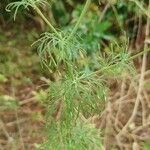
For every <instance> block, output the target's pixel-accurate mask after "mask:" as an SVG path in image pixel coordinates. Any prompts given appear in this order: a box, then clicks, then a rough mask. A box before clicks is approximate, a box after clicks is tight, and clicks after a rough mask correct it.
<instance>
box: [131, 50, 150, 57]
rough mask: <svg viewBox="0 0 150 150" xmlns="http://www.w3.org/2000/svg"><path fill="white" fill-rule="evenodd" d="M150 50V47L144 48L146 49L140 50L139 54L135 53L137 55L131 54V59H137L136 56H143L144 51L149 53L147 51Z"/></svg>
mask: <svg viewBox="0 0 150 150" xmlns="http://www.w3.org/2000/svg"><path fill="white" fill-rule="evenodd" d="M149 51H150V48H149V49H146V50H144V51H142V52H139V53H138V54H135V55H133V56H131V57H130V58H129V60H133V59H135V58H137V57H139V56H141V55H143V54H144V53H147V52H149Z"/></svg>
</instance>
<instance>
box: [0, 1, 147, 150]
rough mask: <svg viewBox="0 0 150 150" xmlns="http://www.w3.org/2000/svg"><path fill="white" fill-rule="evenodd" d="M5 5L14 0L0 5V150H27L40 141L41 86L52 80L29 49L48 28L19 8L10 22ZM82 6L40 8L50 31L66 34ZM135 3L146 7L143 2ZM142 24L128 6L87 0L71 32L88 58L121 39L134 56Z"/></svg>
mask: <svg viewBox="0 0 150 150" xmlns="http://www.w3.org/2000/svg"><path fill="white" fill-rule="evenodd" d="M10 2H14V0H1V1H0V118H1V121H0V126H1V128H2V131H3V132H0V147H1V148H0V149H2V150H4V149H6V150H10V149H23V148H24V149H27V150H31V149H35V148H36V147H38V144H39V143H41V141H43V140H44V136H43V133H41V132H42V129H43V125H44V118H43V116H44V114H45V103H44V101H45V100H46V99H47V97H48V95H47V92H46V89H47V88H48V87H47V83H49V82H50V80H55V78H57V77H55V75H53V74H49V72H48V71H47V70H46V69H45V68H44V67H42V66H41V63H40V59H39V56H38V53H37V49H36V47H35V46H31V45H32V43H33V42H34V41H36V40H37V39H38V38H39V37H40V35H41V33H42V32H44V31H48V30H49V29H48V28H47V26H46V25H45V23H44V21H43V20H42V19H41V18H40V17H39V16H38V15H37V14H36V13H35V12H34V10H32V9H31V10H24V9H22V8H21V9H19V11H18V14H17V17H16V20H15V21H14V16H13V14H14V13H13V12H7V11H6V9H5V8H6V6H7V5H8V4H9V3H10ZM84 3H85V1H84V0H51V1H50V0H49V4H50V5H48V6H45V7H43V8H41V10H42V12H43V13H44V15H45V16H47V18H48V20H50V22H51V23H52V24H53V25H54V26H55V27H56V28H58V29H62V30H71V29H72V27H73V25H74V23H75V22H76V21H77V19H78V17H79V16H80V13H81V11H82V9H83V6H84V5H83V4H84ZM141 3H142V5H143V6H144V7H145V8H147V7H148V0H143V1H142V2H141ZM146 20H147V17H146V15H145V14H144V13H143V12H142V11H141V10H140V9H139V7H138V6H137V5H136V4H135V3H133V2H130V1H126V0H119V1H117V0H101V1H99V0H93V2H92V4H91V5H90V9H89V11H88V12H87V13H86V17H85V18H84V19H83V22H82V23H81V25H80V27H79V29H78V32H77V34H78V35H79V36H80V37H81V38H82V39H84V40H82V41H81V42H82V44H83V45H84V47H85V49H86V51H87V54H88V55H92V56H93V59H94V55H96V54H97V53H99V51H101V52H104V53H105V52H106V53H107V52H108V51H109V49H108V47H109V46H110V43H111V41H117V43H122V42H123V41H124V39H125V38H126V37H128V40H129V51H130V53H132V54H136V53H138V52H140V51H142V50H143V47H144V40H145V27H146ZM116 51H118V52H119V50H117V49H116ZM86 61H88V60H86ZM149 63H150V57H149V56H148V64H149ZM140 65H141V57H139V59H138V60H136V61H135V66H136V68H137V70H139V69H138V68H139V66H140ZM147 68H150V65H147ZM10 137H12V138H11V139H10ZM24 145H26V146H24ZM22 147H23V148H22Z"/></svg>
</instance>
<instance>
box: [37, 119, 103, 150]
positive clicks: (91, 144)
mask: <svg viewBox="0 0 150 150" xmlns="http://www.w3.org/2000/svg"><path fill="white" fill-rule="evenodd" d="M51 131H52V132H51V133H50V134H49V139H51V140H48V141H47V142H45V143H44V144H43V145H41V147H40V148H39V149H41V150H46V149H49V150H52V149H54V147H55V150H60V149H65V150H76V149H79V150H91V149H94V150H99V149H102V144H101V138H100V131H99V130H98V129H95V127H94V126H93V125H89V124H85V123H81V122H78V123H77V124H76V125H75V126H73V127H72V128H68V127H66V126H65V125H63V126H61V127H60V126H59V124H57V125H55V126H53V128H52V129H51ZM58 140H59V143H58Z"/></svg>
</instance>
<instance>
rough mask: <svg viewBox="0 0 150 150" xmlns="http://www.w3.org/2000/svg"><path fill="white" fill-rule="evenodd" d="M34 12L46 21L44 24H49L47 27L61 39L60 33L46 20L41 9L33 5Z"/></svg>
mask: <svg viewBox="0 0 150 150" xmlns="http://www.w3.org/2000/svg"><path fill="white" fill-rule="evenodd" d="M34 8H35V10H36V12H37V13H38V14H39V15H40V17H41V18H42V19H43V20H44V21H45V22H46V24H47V25H48V26H49V28H50V29H51V30H52V31H53V32H54V33H56V35H57V36H58V37H59V38H60V39H61V38H62V37H61V35H60V34H59V33H58V32H57V30H56V29H55V28H54V27H53V25H52V24H51V23H50V22H49V21H48V20H47V18H46V17H45V16H44V15H43V13H42V12H41V10H40V9H39V8H38V7H37V6H35V7H34Z"/></svg>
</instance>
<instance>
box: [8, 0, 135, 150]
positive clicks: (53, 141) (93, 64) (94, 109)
mask: <svg viewBox="0 0 150 150" xmlns="http://www.w3.org/2000/svg"><path fill="white" fill-rule="evenodd" d="M90 3H91V0H87V1H86V3H85V6H84V7H83V8H82V7H80V8H79V10H77V11H74V12H73V16H74V18H73V20H72V24H71V25H68V26H67V27H66V28H63V29H60V30H57V29H55V27H54V26H53V25H52V24H51V23H50V22H49V21H48V20H47V18H46V17H45V16H44V14H43V13H42V12H41V11H40V9H39V8H38V6H41V5H45V4H46V2H45V1H39V0H22V1H20V2H14V3H10V4H9V5H8V6H7V9H8V10H10V9H15V13H14V18H15V17H16V14H17V11H18V9H19V8H20V7H21V6H23V7H24V8H25V9H29V7H31V8H33V9H34V10H35V11H36V12H37V13H38V14H39V15H40V17H41V18H42V19H43V20H44V21H45V22H46V24H47V26H48V27H49V28H50V29H51V31H49V32H45V33H43V34H42V35H41V38H40V39H39V40H37V41H36V42H35V43H34V44H36V45H38V52H39V56H40V58H41V61H42V63H43V64H44V66H46V67H47V69H48V70H49V71H50V72H51V73H57V74H58V76H59V78H58V80H57V81H55V82H52V83H51V84H50V87H49V94H48V95H47V94H46V93H45V92H43V91H40V92H39V93H36V98H37V99H39V100H41V101H44V100H45V99H47V98H48V102H46V104H47V110H48V117H47V133H48V136H47V138H48V139H47V142H46V143H45V144H44V145H42V149H44V150H47V149H56V150H57V149H58V150H59V149H66V150H67V149H69V150H70V149H72V150H74V149H79V150H80V149H81V150H84V149H85V150H86V149H89V150H90V149H95V150H96V149H99V148H100V147H101V142H100V138H99V136H100V133H99V132H98V130H97V129H95V128H93V127H92V128H91V125H90V124H88V125H87V124H85V123H81V122H80V121H79V119H78V118H79V115H80V114H82V115H83V116H85V117H89V116H91V115H94V114H100V111H101V109H100V108H102V104H104V103H105V100H106V99H107V91H108V90H109V87H107V79H108V77H113V78H114V77H122V76H123V75H124V73H125V72H129V73H133V72H134V69H133V68H132V62H131V61H132V60H131V59H130V56H129V54H128V53H127V49H128V43H127V42H126V40H123V41H121V42H116V41H115V38H113V36H111V35H110V34H109V33H107V30H109V28H110V27H112V26H113V23H112V22H109V21H103V22H99V21H98V17H97V15H96V14H93V13H91V12H89V13H87V14H86V12H87V9H88V8H89V5H90ZM79 12H80V13H79ZM78 14H80V15H78ZM85 15H87V16H88V17H89V18H90V19H86V17H87V16H86V17H85ZM115 15H117V13H115ZM116 20H117V21H118V23H119V21H120V20H118V17H117V18H116ZM82 21H83V24H81V22H82ZM75 22H76V23H75ZM74 23H75V25H74ZM119 25H120V24H119ZM120 27H122V25H121V26H120ZM103 40H108V41H109V40H112V41H111V44H108V46H107V51H106V52H102V51H99V49H100V45H99V42H100V43H102V41H103ZM82 63H83V64H82ZM58 106H59V107H60V108H59V109H58ZM58 111H59V112H58ZM54 114H55V115H54ZM56 118H57V119H56ZM59 141H60V142H59Z"/></svg>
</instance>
